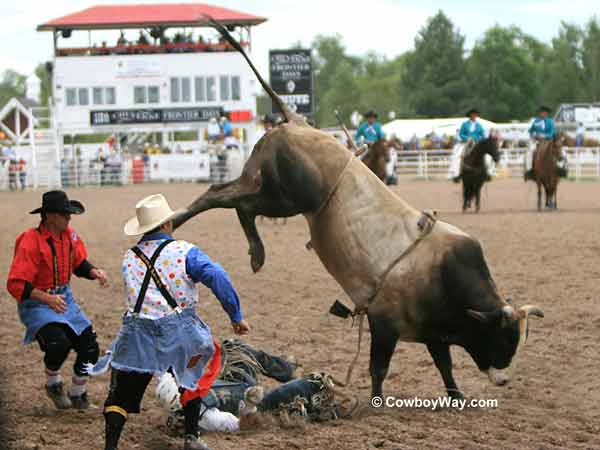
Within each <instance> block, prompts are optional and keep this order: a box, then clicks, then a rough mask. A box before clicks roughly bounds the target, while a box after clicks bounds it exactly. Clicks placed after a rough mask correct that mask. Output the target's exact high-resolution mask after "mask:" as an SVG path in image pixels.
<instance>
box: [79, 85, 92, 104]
mask: <svg viewBox="0 0 600 450" xmlns="http://www.w3.org/2000/svg"><path fill="white" fill-rule="evenodd" d="M77 94H78V97H79V105H80V106H86V105H89V104H90V91H89V89H88V88H79V89H77Z"/></svg>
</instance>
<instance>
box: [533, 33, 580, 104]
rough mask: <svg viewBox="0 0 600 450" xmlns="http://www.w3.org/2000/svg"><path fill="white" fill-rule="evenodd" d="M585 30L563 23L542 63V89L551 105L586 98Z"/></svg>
mask: <svg viewBox="0 0 600 450" xmlns="http://www.w3.org/2000/svg"><path fill="white" fill-rule="evenodd" d="M582 43H583V32H582V30H581V29H580V28H579V27H578V26H577V25H573V24H568V23H565V22H563V23H562V24H561V27H560V30H559V32H558V36H557V37H555V38H554V39H552V48H551V50H550V51H549V52H548V55H547V57H546V60H545V62H544V64H543V76H544V80H543V83H542V89H543V90H544V92H545V101H546V103H548V105H549V106H552V107H557V106H558V105H559V104H560V103H566V102H577V101H581V100H584V98H585V92H584V83H583V66H582Z"/></svg>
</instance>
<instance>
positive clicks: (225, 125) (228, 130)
mask: <svg viewBox="0 0 600 450" xmlns="http://www.w3.org/2000/svg"><path fill="white" fill-rule="evenodd" d="M221 129H222V130H223V144H224V145H225V148H238V146H239V142H238V140H237V138H236V137H235V135H234V134H233V127H232V126H231V123H230V122H229V119H228V118H227V117H225V116H223V117H221Z"/></svg>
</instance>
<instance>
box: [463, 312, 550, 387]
mask: <svg viewBox="0 0 600 450" xmlns="http://www.w3.org/2000/svg"><path fill="white" fill-rule="evenodd" d="M467 313H468V314H469V316H471V317H472V318H474V319H475V320H477V321H478V322H479V325H480V327H479V330H478V333H477V336H475V337H474V339H471V342H469V343H468V345H466V346H465V348H466V350H467V351H468V352H469V354H470V355H471V356H472V357H473V359H474V360H475V363H476V364H477V367H479V370H481V371H482V372H485V373H486V374H487V375H488V377H489V379H490V381H491V382H492V383H493V384H495V385H498V386H502V385H504V384H506V383H508V382H509V381H510V375H511V369H513V368H514V366H515V360H516V356H517V353H518V352H519V350H520V349H521V347H522V346H523V345H524V344H525V342H526V341H527V334H528V331H529V323H528V322H529V316H536V317H544V312H543V311H542V309H541V308H539V307H537V306H533V305H525V306H522V307H520V308H518V309H515V308H514V307H513V306H512V305H510V304H507V305H505V306H503V307H501V308H498V309H496V310H494V311H490V312H480V311H474V310H467ZM482 334H483V336H482Z"/></svg>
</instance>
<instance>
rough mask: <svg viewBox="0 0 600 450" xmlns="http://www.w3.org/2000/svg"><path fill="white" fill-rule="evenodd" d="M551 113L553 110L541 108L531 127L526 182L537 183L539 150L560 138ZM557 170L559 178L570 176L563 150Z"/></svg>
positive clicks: (526, 159)
mask: <svg viewBox="0 0 600 450" xmlns="http://www.w3.org/2000/svg"><path fill="white" fill-rule="evenodd" d="M551 112H552V110H551V109H550V108H548V107H547V106H540V107H539V109H538V113H537V116H536V117H535V118H534V119H533V121H532V122H531V126H530V127H529V137H530V138H531V140H530V144H529V148H528V151H527V156H526V158H525V174H524V175H523V178H524V179H525V181H528V180H532V181H535V179H536V174H535V168H534V161H535V159H536V156H537V153H538V150H539V149H540V148H541V147H544V146H546V145H547V144H548V143H549V142H551V141H554V140H556V139H557V138H559V135H558V133H557V130H556V125H555V124H554V119H553V118H552V117H550V113H551ZM556 170H557V173H558V176H559V177H561V178H566V177H567V176H568V170H567V156H566V154H565V153H564V151H562V149H561V151H560V159H559V160H557V161H556Z"/></svg>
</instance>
